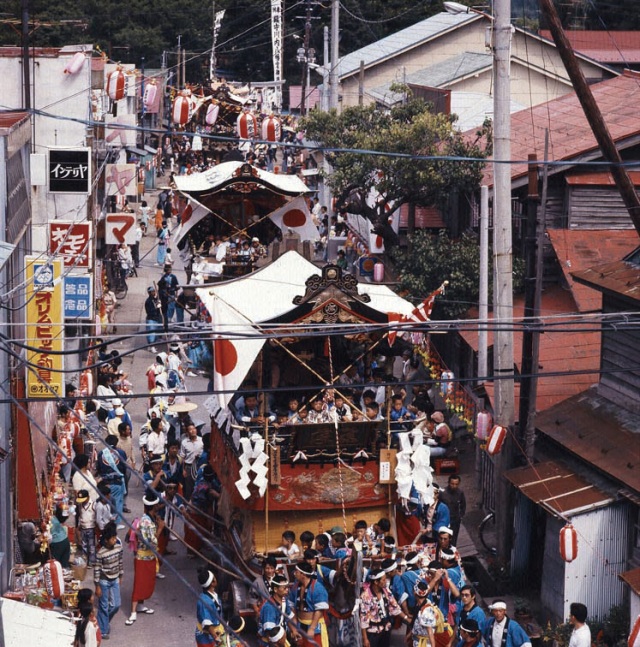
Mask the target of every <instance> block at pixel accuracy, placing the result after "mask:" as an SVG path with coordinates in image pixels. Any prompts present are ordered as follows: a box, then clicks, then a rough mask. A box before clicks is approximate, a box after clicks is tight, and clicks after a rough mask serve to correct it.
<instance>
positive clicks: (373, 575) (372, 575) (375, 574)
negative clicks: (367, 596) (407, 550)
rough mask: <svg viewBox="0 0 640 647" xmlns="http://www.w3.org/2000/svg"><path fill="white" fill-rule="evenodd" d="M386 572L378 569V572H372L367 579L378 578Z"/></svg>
mask: <svg viewBox="0 0 640 647" xmlns="http://www.w3.org/2000/svg"><path fill="white" fill-rule="evenodd" d="M386 574H387V573H386V571H380V572H378V573H372V574H371V575H369V579H370V580H380V579H382V577H383V576H384V575H386Z"/></svg>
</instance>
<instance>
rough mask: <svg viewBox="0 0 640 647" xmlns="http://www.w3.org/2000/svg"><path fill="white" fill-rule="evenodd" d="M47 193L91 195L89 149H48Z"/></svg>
mask: <svg viewBox="0 0 640 647" xmlns="http://www.w3.org/2000/svg"><path fill="white" fill-rule="evenodd" d="M48 177H49V193H86V194H87V195H88V194H89V193H91V149H90V148H51V149H49V173H48Z"/></svg>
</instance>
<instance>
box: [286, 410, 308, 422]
mask: <svg viewBox="0 0 640 647" xmlns="http://www.w3.org/2000/svg"><path fill="white" fill-rule="evenodd" d="M308 422H309V410H308V409H307V407H306V406H303V407H301V408H300V410H299V411H298V413H296V414H295V415H293V416H291V418H289V424H290V425H306V424H307V423H308Z"/></svg>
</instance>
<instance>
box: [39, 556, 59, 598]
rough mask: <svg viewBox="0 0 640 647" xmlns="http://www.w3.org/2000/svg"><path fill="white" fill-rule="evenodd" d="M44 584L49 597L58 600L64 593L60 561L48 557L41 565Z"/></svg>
mask: <svg viewBox="0 0 640 647" xmlns="http://www.w3.org/2000/svg"><path fill="white" fill-rule="evenodd" d="M42 570H43V575H44V585H45V587H46V589H47V593H48V594H49V596H50V597H52V598H54V599H55V600H58V599H59V598H61V597H62V595H63V593H64V575H63V573H62V566H61V565H60V562H57V561H56V560H55V559H49V560H47V561H46V562H45V564H44V567H43V569H42Z"/></svg>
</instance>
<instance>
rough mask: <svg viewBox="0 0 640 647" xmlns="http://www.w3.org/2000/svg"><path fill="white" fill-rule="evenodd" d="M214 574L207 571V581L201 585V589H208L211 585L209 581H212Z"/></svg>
mask: <svg viewBox="0 0 640 647" xmlns="http://www.w3.org/2000/svg"><path fill="white" fill-rule="evenodd" d="M214 577H215V575H214V574H213V573H212V572H211V571H209V577H208V578H207V581H206V582H205V583H204V584H203V585H202V588H203V589H208V588H209V587H210V586H211V582H213V578H214Z"/></svg>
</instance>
